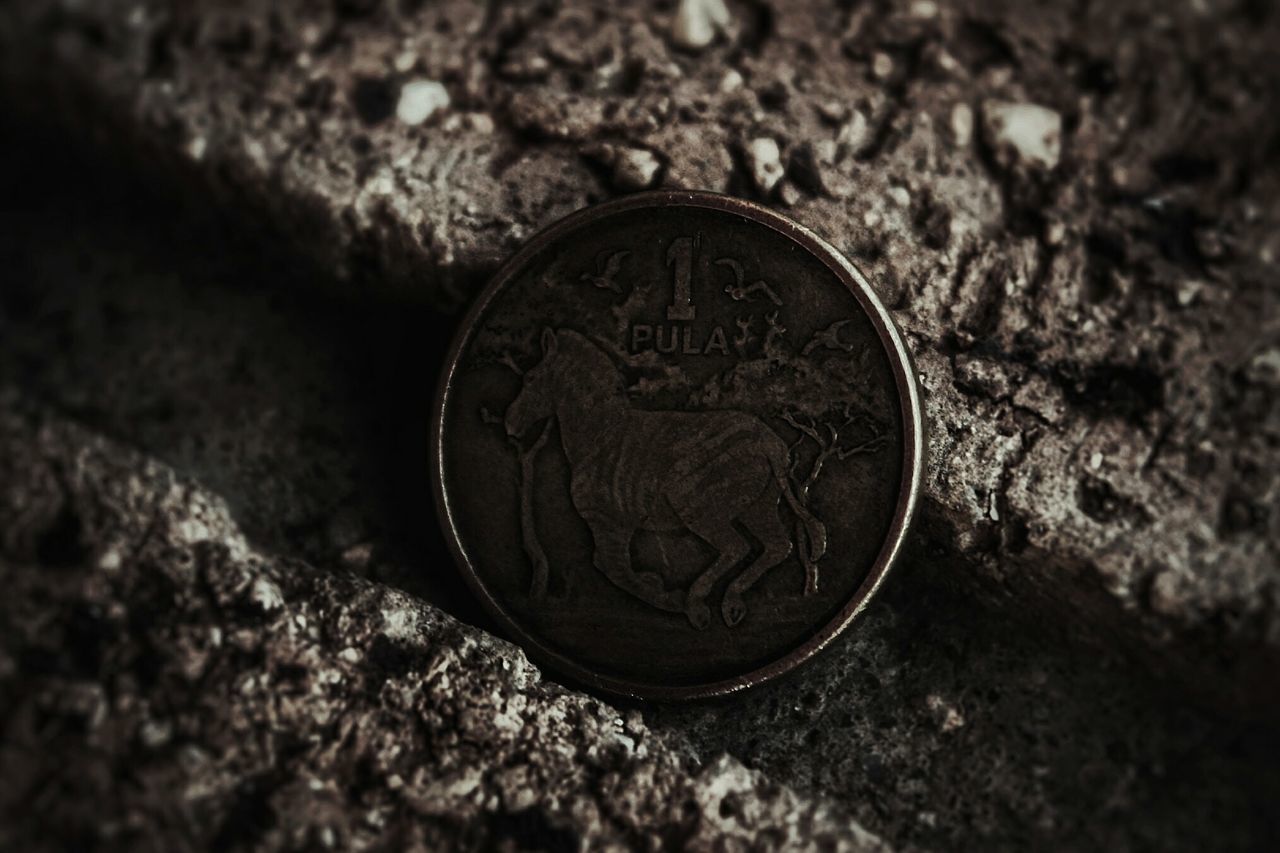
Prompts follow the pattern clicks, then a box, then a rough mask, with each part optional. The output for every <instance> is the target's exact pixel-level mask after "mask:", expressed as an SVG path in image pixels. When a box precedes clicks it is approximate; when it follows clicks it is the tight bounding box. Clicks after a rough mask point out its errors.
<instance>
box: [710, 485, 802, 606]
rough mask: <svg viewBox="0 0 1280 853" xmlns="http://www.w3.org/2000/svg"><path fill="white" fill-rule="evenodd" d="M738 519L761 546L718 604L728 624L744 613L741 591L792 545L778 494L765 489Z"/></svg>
mask: <svg viewBox="0 0 1280 853" xmlns="http://www.w3.org/2000/svg"><path fill="white" fill-rule="evenodd" d="M738 520H739V521H741V522H742V524H743V526H744V527H746V528H747V530H749V531H751V535H753V536H755V537H756V538H757V539H759V540H760V544H761V545H763V546H764V550H763V551H762V552H761V553H760V556H758V557H756V558H755V560H753V561H752V562H751V565H749V566H747V568H746V569H745V570H744V571H743V572H742V574H740V575H738V576H737V577H736V578H734V579H733V580H732V581H731V582H730V583H729V589H728V590H726V591H725V594H724V601H723V602H721V604H720V615H721V616H723V617H724V622H725V624H726V625H728V626H729V627H731V628H732V627H733V626H734V625H737V624H738V623H739V622H741V621H742V619H743V617H744V616H746V615H747V606H746V604H744V603H743V601H742V594H743V593H745V592H746V591H747V590H749V589H750V588H751V587H752V586H753V585H754V584H755V583H756V581H758V580H760V578H762V577H764V573H765V572H767V571H769V570H770V569H772V568H773V567H774V566H776V565H778V564H779V563H781V562H782V561H783V560H785V559H786V558H787V557H788V556H789V555H790V554H791V547H792V545H791V534H790V533H789V532H788V531H787V526H786V525H785V524H783V522H782V519H781V518H780V517H779V516H778V495H777V494H768V493H766V494H765V496H764V497H762V498H761V499H760V500H758V501H756V502H755V503H754V504H752V505H751V507H750V508H749V509H748V510H747V511H746V512H745V513H743V514H742V515H741V516H739V517H738Z"/></svg>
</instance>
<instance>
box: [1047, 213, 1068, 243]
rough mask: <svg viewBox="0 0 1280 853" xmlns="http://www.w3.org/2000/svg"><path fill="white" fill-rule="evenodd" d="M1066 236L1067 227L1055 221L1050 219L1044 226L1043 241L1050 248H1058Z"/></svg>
mask: <svg viewBox="0 0 1280 853" xmlns="http://www.w3.org/2000/svg"><path fill="white" fill-rule="evenodd" d="M1066 236H1067V226H1066V225H1063V224H1062V222H1061V221H1059V220H1057V219H1051V220H1049V222H1048V223H1046V224H1045V226H1044V241H1045V242H1046V243H1048V244H1049V245H1050V246H1059V245H1061V244H1062V241H1063V240H1064V239H1065V238H1066Z"/></svg>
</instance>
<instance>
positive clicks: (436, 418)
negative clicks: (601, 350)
mask: <svg viewBox="0 0 1280 853" xmlns="http://www.w3.org/2000/svg"><path fill="white" fill-rule="evenodd" d="M664 207H695V208H703V209H708V210H714V211H719V212H723V213H728V214H732V215H737V216H740V217H742V218H743V219H746V220H749V221H752V222H755V223H757V224H759V225H763V226H765V227H767V228H770V229H772V230H773V231H775V232H777V233H778V234H780V235H781V236H783V237H785V238H788V239H790V240H791V241H793V242H794V243H796V244H798V245H799V246H800V247H801V248H802V249H805V250H807V251H808V252H809V253H810V254H811V255H813V256H815V257H817V258H818V259H819V260H820V261H822V262H823V264H824V265H825V266H826V267H827V268H828V269H829V270H831V272H832V273H833V274H834V275H835V277H836V278H837V279H838V280H839V281H840V282H841V283H842V284H844V285H845V287H846V288H848V289H849V291H850V292H851V293H852V294H853V295H854V297H855V298H856V299H857V300H858V303H859V304H860V305H861V307H862V309H863V311H865V312H866V314H867V316H868V317H869V318H870V320H871V323H872V325H873V326H874V327H875V329H876V332H877V334H878V335H879V337H880V342H881V345H882V346H883V347H884V349H885V351H886V355H887V356H888V358H889V362H890V365H891V368H892V370H893V375H894V381H895V384H896V385H897V389H898V397H899V400H900V401H901V410H902V411H901V416H902V427H903V439H904V440H903V443H902V444H903V448H902V484H903V487H902V489H901V491H900V493H899V497H898V503H897V506H896V507H895V509H894V515H893V520H892V522H891V524H890V526H889V531H888V533H887V534H886V535H885V539H884V542H883V544H882V545H881V547H880V551H879V553H878V554H877V555H876V559H875V562H874V563H872V566H871V569H870V571H869V572H868V573H867V576H866V578H865V579H864V580H863V582H862V584H861V585H859V587H858V589H857V590H855V591H854V593H853V596H852V597H851V598H850V599H849V601H848V603H846V604H845V605H844V607H842V608H841V609H840V611H839V612H838V613H837V614H836V615H835V616H834V617H833V618H832V619H830V620H828V621H827V623H826V624H825V625H823V626H822V627H821V628H819V629H818V630H817V631H815V632H814V633H813V635H812V636H811V637H809V639H807V640H806V641H804V642H803V643H801V644H800V645H799V646H797V647H796V648H794V649H792V650H791V651H790V652H788V653H787V654H785V655H783V656H782V657H780V658H778V659H777V660H774V661H772V662H770V663H768V664H766V665H765V666H762V667H759V668H757V669H754V670H751V671H750V672H747V673H744V674H742V675H738V676H734V677H732V678H726V679H721V680H717V681H710V682H706V683H702V684H693V685H679V686H673V685H666V684H660V683H653V682H647V681H637V680H630V679H625V678H615V677H612V676H606V675H602V674H600V673H598V672H595V671H593V670H592V669H590V668H588V667H586V666H584V665H582V664H580V663H578V662H576V661H574V660H573V659H572V658H570V657H568V656H567V655H565V654H564V653H562V652H558V651H555V650H554V649H551V648H549V647H548V646H547V645H545V644H544V643H543V642H541V641H540V640H539V639H538V638H537V637H536V636H534V635H533V634H531V633H530V632H529V631H527V630H525V629H524V628H523V627H522V626H521V625H520V624H519V622H518V621H517V620H516V619H515V618H514V617H513V616H511V615H510V614H508V612H507V611H506V609H505V608H504V607H503V606H502V604H501V603H500V602H499V601H498V600H497V599H496V598H495V597H494V596H493V595H492V594H491V593H490V592H489V590H488V589H487V588H486V586H485V584H484V581H483V580H482V579H481V578H480V575H479V573H478V572H477V571H476V569H475V567H474V566H473V565H472V562H471V559H470V558H469V556H468V555H467V553H466V550H465V549H464V548H463V545H462V542H461V539H460V537H459V534H458V529H457V527H456V526H455V524H454V521H453V510H452V506H451V504H450V500H449V492H448V488H447V486H446V483H445V472H444V465H443V458H444V441H445V428H444V412H445V407H446V406H447V405H448V398H449V393H450V391H451V390H452V387H453V382H454V378H455V374H456V372H457V367H458V362H459V360H460V359H461V357H462V353H463V352H464V350H465V349H466V347H467V345H468V344H469V343H470V340H471V338H472V335H473V333H474V332H475V330H476V323H477V321H478V320H479V319H480V317H481V316H482V315H483V314H484V312H485V311H486V310H487V309H488V307H489V305H490V303H491V302H492V301H493V299H494V297H495V296H497V295H498V294H499V293H501V292H502V291H503V290H504V289H505V288H506V286H507V285H508V284H509V283H510V282H511V280H512V279H513V278H514V277H515V276H516V275H518V274H519V273H520V271H521V270H523V269H524V267H525V265H526V264H528V263H529V262H530V261H531V260H532V259H534V258H535V257H536V256H537V255H538V254H539V253H540V252H542V251H543V250H544V249H545V248H546V247H547V246H548V245H550V244H552V243H554V242H556V241H557V240H559V239H561V238H562V237H564V236H566V235H569V234H572V233H573V232H574V231H576V230H578V229H579V228H581V227H583V226H585V225H588V224H590V223H593V222H597V221H599V220H601V219H605V218H608V217H610V216H614V215H616V214H619V213H623V212H626V211H632V210H638V209H654V208H664ZM924 441H925V435H924V420H923V414H922V409H921V400H920V390H919V387H918V384H917V381H916V373H915V367H914V364H913V362H912V359H911V354H910V352H909V351H908V349H907V347H906V345H905V344H904V342H903V340H902V335H901V333H900V332H899V331H898V328H897V326H896V325H895V324H894V322H893V318H892V317H890V315H889V312H888V311H887V310H886V309H885V307H884V305H882V304H881V302H880V300H879V298H877V297H876V295H875V292H874V291H873V290H872V289H871V286H870V284H869V283H868V282H867V279H866V277H865V276H864V275H863V274H862V273H861V271H859V270H858V268H857V267H855V266H854V265H853V263H852V262H850V261H849V260H848V258H846V257H844V255H843V254H842V253H841V252H839V251H838V250H837V249H836V248H835V247H833V246H832V245H831V244H830V243H828V242H827V241H826V240H824V239H823V238H821V237H819V236H818V235H817V234H815V233H814V232H813V231H811V230H809V229H808V228H806V227H804V226H803V225H800V224H799V223H797V222H794V221H793V220H791V219H790V218H788V217H786V216H784V215H782V214H780V213H778V212H776V211H773V210H770V209H769V208H767V207H764V206H763V205H760V204H757V203H755V202H751V201H746V200H744V199H739V198H734V197H733V196H727V195H720V194H718V193H710V192H691V191H673V190H658V191H653V192H644V193H636V194H634V195H629V196H624V197H622V198H619V199H614V200H612V201H606V202H602V203H599V204H595V205H591V206H589V207H585V208H582V209H580V210H578V211H575V212H574V213H571V214H569V215H568V216H566V217H564V218H563V219H560V220H559V221H557V222H555V223H553V224H552V225H549V226H548V227H546V228H544V229H543V230H541V231H539V232H538V233H537V234H536V235H534V236H533V237H532V238H531V239H530V240H529V241H528V242H526V243H525V244H524V245H523V246H522V247H521V248H520V250H519V251H517V252H516V254H515V255H513V256H512V257H511V258H510V259H509V260H508V261H507V262H506V263H504V264H503V265H502V266H501V268H499V270H498V271H497V273H495V274H494V276H493V278H492V279H491V280H490V281H489V283H488V284H487V285H486V286H485V288H484V290H483V291H481V293H480V295H479V296H478V297H477V298H476V300H475V301H474V302H473V303H472V305H471V307H470V308H469V309H468V310H467V312H466V314H465V315H464V316H463V318H462V320H461V322H460V324H459V326H458V329H457V331H456V332H455V333H454V336H453V341H452V343H451V344H450V345H449V350H448V353H447V355H446V357H445V362H444V365H443V367H442V368H441V373H440V379H439V382H438V383H437V386H436V394H435V401H434V404H433V406H432V418H431V481H432V489H433V491H434V493H435V499H436V501H435V503H436V512H437V515H438V517H439V521H440V525H441V527H442V528H443V529H444V531H445V538H446V539H447V540H448V545H449V550H450V552H451V553H452V554H453V558H454V561H455V562H456V563H457V564H458V567H459V569H460V570H461V572H462V575H463V578H464V579H465V581H466V583H467V585H468V586H469V587H470V588H471V590H472V592H473V593H474V594H475V595H476V596H477V597H478V598H479V599H480V601H481V603H482V604H483V605H484V607H485V609H486V610H487V611H488V612H489V614H490V615H491V616H493V618H494V619H496V620H497V621H498V623H499V624H500V625H501V626H502V627H503V629H505V630H506V631H507V632H508V633H509V635H510V636H511V637H513V638H514V639H515V640H517V641H518V643H519V644H520V645H521V646H522V647H523V648H524V649H525V651H526V652H527V653H528V655H529V657H530V658H531V659H532V660H533V661H534V662H536V663H538V664H541V665H546V666H549V667H550V668H551V669H554V670H555V671H557V672H559V673H561V674H563V675H566V676H568V677H569V678H571V679H572V680H574V681H576V682H579V683H581V684H582V685H584V686H586V687H588V688H591V689H593V690H596V691H598V692H601V693H606V694H609V695H612V696H616V697H619V698H625V699H641V700H659V701H684V700H694V699H707V698H712V697H717V696H726V695H729V694H733V693H738V692H741V691H743V690H747V689H749V688H752V687H755V686H757V685H760V684H763V683H764V682H767V681H770V680H773V679H775V678H778V677H779V676H782V675H784V674H786V673H788V672H790V671H791V670H793V669H795V668H796V667H798V666H800V665H801V664H802V663H804V662H806V661H808V660H810V659H811V658H813V657H814V656H815V655H817V654H818V653H819V652H821V651H822V650H823V649H825V648H826V647H827V646H829V645H831V643H832V642H833V641H834V640H835V639H836V638H837V637H839V636H840V635H841V634H842V633H844V632H845V631H846V630H847V629H848V628H849V626H850V625H851V624H853V622H854V621H855V620H856V619H857V617H858V616H859V614H861V613H862V611H863V610H864V609H866V606H867V604H868V602H869V601H870V600H871V598H872V597H873V596H874V595H875V593H876V591H877V590H878V589H879V588H880V586H881V584H883V583H884V579H885V577H886V576H887V575H888V573H889V570H890V569H891V568H892V567H893V565H894V564H895V562H896V561H897V558H898V556H899V554H900V553H901V551H902V548H903V543H904V541H905V540H906V537H907V533H908V532H909V530H910V526H911V522H912V520H913V517H914V515H915V511H916V507H917V505H918V504H919V496H920V485H921V479H922V476H923V460H924Z"/></svg>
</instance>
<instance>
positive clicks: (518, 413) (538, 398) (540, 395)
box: [506, 329, 561, 438]
mask: <svg viewBox="0 0 1280 853" xmlns="http://www.w3.org/2000/svg"><path fill="white" fill-rule="evenodd" d="M559 352H560V341H559V340H558V339H557V338H556V333H555V331H554V330H552V329H543V330H542V360H541V361H539V362H538V363H537V364H536V365H534V366H533V367H532V368H530V369H529V370H528V371H527V372H526V373H525V375H524V387H522V388H521V389H520V393H519V394H518V395H516V398H515V399H514V400H512V401H511V405H510V406H508V407H507V415H506V428H507V435H510V436H514V437H517V438H518V437H520V436H522V435H524V434H525V433H526V432H528V431H529V428H530V427H532V426H533V425H534V424H538V423H541V422H542V421H544V420H546V419H547V418H549V417H551V416H552V415H554V414H555V412H556V401H557V399H558V391H559V386H560V373H561V370H560V359H559V358H558V357H557V356H558V355H559Z"/></svg>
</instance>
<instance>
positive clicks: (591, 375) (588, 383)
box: [505, 329, 626, 438]
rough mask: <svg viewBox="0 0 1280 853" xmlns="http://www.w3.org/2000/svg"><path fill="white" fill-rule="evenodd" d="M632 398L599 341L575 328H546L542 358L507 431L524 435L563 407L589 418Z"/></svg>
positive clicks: (513, 404)
mask: <svg viewBox="0 0 1280 853" xmlns="http://www.w3.org/2000/svg"><path fill="white" fill-rule="evenodd" d="M625 399H626V392H625V390H624V388H623V384H622V377H621V375H620V374H619V373H618V368H617V367H616V366H615V365H614V363H613V361H612V360H611V359H610V358H609V356H608V355H607V354H605V352H604V350H602V349H601V348H600V347H599V346H598V345H597V344H594V343H592V342H591V341H590V340H589V339H588V338H586V337H585V336H583V335H581V334H579V333H578V332H575V331H573V330H571V329H562V330H560V331H558V332H557V331H555V330H554V329H543V330H542V360H541V361H539V362H538V363H537V364H536V365H534V366H533V367H532V368H531V369H530V370H529V371H528V372H526V373H525V375H524V387H523V388H521V389H520V393H519V394H518V395H517V396H516V398H515V400H513V401H512V402H511V405H510V406H508V407H507V414H506V418H505V426H506V428H507V435H510V436H514V437H517V438H518V437H520V436H522V435H524V434H525V433H526V432H528V431H529V429H530V428H531V427H533V426H534V425H536V424H539V423H542V422H543V421H545V420H546V419H547V418H550V417H552V416H553V415H555V414H556V412H557V411H560V410H562V407H567V408H563V411H565V412H566V413H568V415H570V416H573V417H580V418H586V417H590V416H591V415H592V414H593V413H598V412H599V411H602V410H603V409H604V408H606V407H608V406H609V405H610V404H616V403H618V402H622V401H624V400H625Z"/></svg>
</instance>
